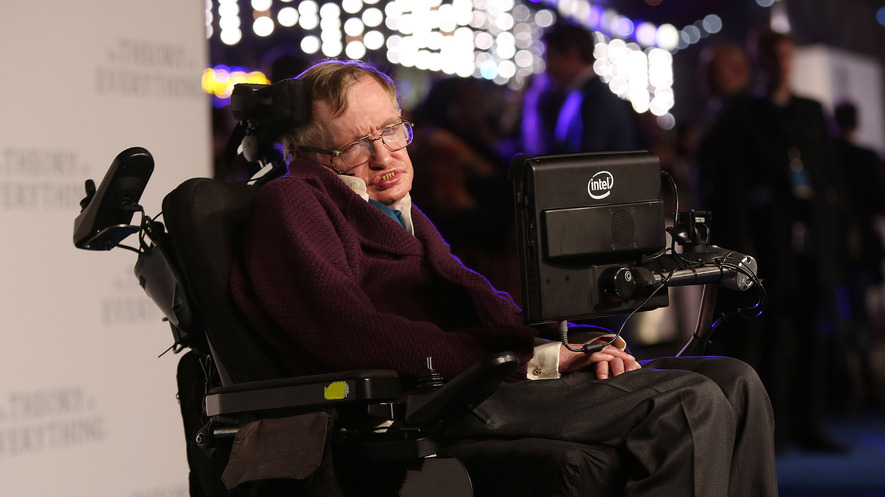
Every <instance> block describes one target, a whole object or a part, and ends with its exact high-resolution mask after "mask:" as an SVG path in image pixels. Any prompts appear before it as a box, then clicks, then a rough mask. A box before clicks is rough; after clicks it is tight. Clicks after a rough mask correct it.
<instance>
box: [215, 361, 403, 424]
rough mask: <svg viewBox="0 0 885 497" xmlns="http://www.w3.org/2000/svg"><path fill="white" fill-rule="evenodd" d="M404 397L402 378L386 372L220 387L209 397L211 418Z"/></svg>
mask: <svg viewBox="0 0 885 497" xmlns="http://www.w3.org/2000/svg"><path fill="white" fill-rule="evenodd" d="M401 396H402V387H401V385H400V379H399V375H397V373H396V372H395V371H391V370H386V369H368V370H356V371H344V372H341V373H329V374H322V375H311V376H298V377H293V378H283V379H279V380H264V381H255V382H247V383H238V384H236V385H231V386H226V387H219V388H215V389H212V390H210V391H209V393H208V394H207V395H206V405H205V408H206V414H207V415H208V416H217V415H231V414H238V413H244V412H258V411H266V410H272V409H285V408H298V407H321V406H328V405H332V404H342V403H352V402H359V401H387V400H395V399H398V398H400V397H401Z"/></svg>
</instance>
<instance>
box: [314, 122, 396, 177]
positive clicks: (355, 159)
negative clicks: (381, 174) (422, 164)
mask: <svg viewBox="0 0 885 497" xmlns="http://www.w3.org/2000/svg"><path fill="white" fill-rule="evenodd" d="M412 137H413V132H412V123H410V122H409V121H406V120H405V119H404V120H402V121H400V122H399V123H397V124H394V125H393V126H388V127H386V128H384V129H382V130H381V131H378V132H377V133H375V134H374V137H373V135H368V136H364V137H362V138H360V139H358V140H354V141H352V142H350V143H348V144H347V145H345V146H343V147H341V150H324V149H322V148H314V147H301V148H299V149H297V150H304V151H307V152H316V153H318V154H327V155H329V156H330V157H329V164H331V166H332V169H334V170H335V172H337V173H338V174H347V172H348V171H350V170H351V169H353V168H355V167H358V166H361V165H363V164H365V163H366V162H369V159H371V158H372V152H373V151H374V147H375V145H374V142H376V141H378V140H381V143H383V144H384V146H385V147H387V149H388V150H390V151H391V152H396V151H397V150H402V149H404V148H406V145H408V144H410V143H412ZM336 162H337V164H336Z"/></svg>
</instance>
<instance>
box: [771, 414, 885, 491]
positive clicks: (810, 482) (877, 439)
mask: <svg viewBox="0 0 885 497" xmlns="http://www.w3.org/2000/svg"><path fill="white" fill-rule="evenodd" d="M826 426H827V429H828V430H829V434H830V435H831V436H832V437H833V438H834V439H835V440H836V441H838V442H840V443H843V444H845V445H848V446H850V447H851V450H850V452H848V453H847V454H836V455H833V454H816V453H807V452H801V451H799V450H798V449H797V448H793V449H790V450H787V451H785V452H784V453H783V454H781V455H779V456H778V458H777V472H778V486H779V488H780V497H885V407H878V408H866V409H862V410H860V411H859V412H857V413H854V414H841V415H830V416H828V417H827V422H826Z"/></svg>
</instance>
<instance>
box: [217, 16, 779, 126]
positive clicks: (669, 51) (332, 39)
mask: <svg viewBox="0 0 885 497" xmlns="http://www.w3.org/2000/svg"><path fill="white" fill-rule="evenodd" d="M778 1H779V0H757V3H758V4H759V5H760V6H770V5H771V4H774V3H776V2H778ZM250 7H251V13H249V12H241V9H240V7H239V3H238V0H206V35H207V37H208V38H212V37H214V36H217V37H218V39H219V40H220V41H221V42H222V43H224V44H226V45H229V46H234V45H236V44H238V43H240V42H241V41H242V40H243V36H244V34H243V32H244V29H248V28H244V26H243V24H244V22H246V20H249V19H251V34H252V35H254V36H257V37H260V38H266V37H269V36H271V35H272V34H274V33H275V32H279V31H282V30H298V31H297V38H299V39H300V48H301V50H302V51H303V52H304V54H305V55H307V56H322V57H346V58H350V59H364V58H367V57H368V56H370V55H371V56H373V57H380V56H383V57H385V58H386V60H387V61H389V62H390V63H392V64H397V65H401V66H404V67H413V68H416V69H419V70H426V71H434V72H441V73H445V74H449V75H457V76H461V77H476V78H485V79H487V80H490V81H494V82H495V83H497V84H500V85H509V86H510V87H511V88H514V89H518V88H521V87H522V86H524V85H525V84H526V82H527V81H528V80H529V78H530V77H531V76H532V75H534V74H538V73H541V72H543V71H544V59H543V44H542V43H541V41H540V38H541V35H542V34H543V31H544V29H545V28H547V27H549V26H551V25H552V24H553V23H554V22H555V21H556V19H557V18H559V17H562V18H566V19H569V20H571V21H572V22H575V23H577V24H580V25H583V26H585V27H586V28H587V29H588V30H591V31H593V33H594V38H595V41H596V46H595V50H594V55H595V57H596V64H595V65H594V70H595V71H596V73H597V74H598V75H599V76H600V78H602V79H603V81H605V82H606V83H608V85H609V87H610V89H611V90H612V91H613V92H614V93H615V94H617V95H618V96H620V97H621V98H623V99H625V100H628V101H630V102H631V104H632V105H633V109H634V110H635V111H636V112H637V113H645V112H650V113H651V114H653V115H654V116H656V118H657V121H658V125H659V126H661V127H662V128H664V129H670V128H672V127H673V126H674V125H675V119H674V118H673V116H672V114H670V110H671V109H672V108H673V106H674V104H675V102H674V97H673V55H674V54H675V53H676V52H678V51H680V50H683V49H685V48H687V47H689V46H691V45H693V44H695V43H698V42H699V41H700V40H702V39H703V38H706V37H707V36H709V35H711V34H715V33H717V32H719V31H720V30H721V29H722V23H723V21H722V19H721V18H720V17H719V16H717V15H716V14H710V15H707V16H706V17H704V18H703V19H699V20H697V21H696V22H694V23H692V24H689V25H687V26H684V27H682V28H677V27H675V26H673V25H672V24H661V25H655V24H653V23H650V22H644V21H635V20H633V19H631V18H629V17H627V16H623V15H621V14H619V13H618V12H617V11H616V10H615V9H612V8H605V7H603V6H601V5H599V4H594V3H591V2H589V1H588V0H526V1H521V0H386V1H385V0H342V1H339V2H332V1H324V0H319V1H316V0H303V1H293V0H251V3H250ZM216 14H217V22H215V15H216ZM216 27H217V30H216ZM262 78H263V79H262ZM262 81H266V77H264V75H263V74H260V73H258V72H256V71H250V70H248V69H243V68H234V69H231V68H228V67H226V66H219V67H216V68H212V69H207V71H206V72H205V73H204V77H203V87H204V89H205V90H206V91H207V92H209V93H212V94H214V95H216V96H218V97H219V98H222V99H223V98H227V96H229V95H230V90H231V89H232V88H233V85H234V84H236V83H242V82H253V83H255V82H262Z"/></svg>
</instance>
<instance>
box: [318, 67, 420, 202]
mask: <svg viewBox="0 0 885 497" xmlns="http://www.w3.org/2000/svg"><path fill="white" fill-rule="evenodd" d="M347 104H348V105H347V112H345V113H343V114H341V115H339V116H335V117H332V109H331V107H330V106H329V104H328V102H324V101H318V102H316V103H315V106H314V111H315V112H316V119H317V120H318V121H319V122H320V123H322V124H323V125H324V127H325V129H326V130H327V135H326V136H327V138H326V139H327V143H326V144H325V146H326V147H327V148H329V149H330V150H341V148H342V147H344V146H345V145H347V144H349V143H351V142H353V141H354V140H358V139H360V138H362V137H364V136H371V137H373V138H375V137H376V135H377V133H378V132H379V131H381V130H382V129H384V128H386V127H388V126H392V125H394V124H397V123H399V122H400V121H401V120H402V118H401V117H400V112H399V109H397V107H396V106H395V105H394V104H393V102H391V100H390V97H388V95H387V92H385V91H384V88H383V87H382V86H381V85H380V84H379V83H378V82H377V81H375V80H374V79H372V78H369V77H363V78H361V79H360V80H359V81H358V82H357V83H355V84H354V85H353V86H351V87H350V90H349V91H348V94H347ZM372 145H373V152H372V156H371V158H370V159H369V161H368V162H367V163H365V164H363V165H361V166H358V167H355V168H353V169H351V170H350V171H348V172H349V173H350V174H353V175H355V176H356V177H358V178H361V179H362V180H363V181H365V182H366V190H367V193H368V194H369V198H371V199H372V200H375V201H378V202H381V203H382V204H385V205H387V206H390V207H393V208H396V207H397V203H398V202H399V201H401V200H402V199H403V197H405V196H406V194H407V193H409V191H410V190H411V189H412V178H413V176H414V170H413V169H412V160H411V159H410V158H409V154H408V152H407V151H406V149H405V148H403V149H401V150H397V151H395V152H391V151H390V150H389V149H388V148H387V147H385V146H384V145H383V144H382V143H381V140H377V141H374V142H372Z"/></svg>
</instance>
